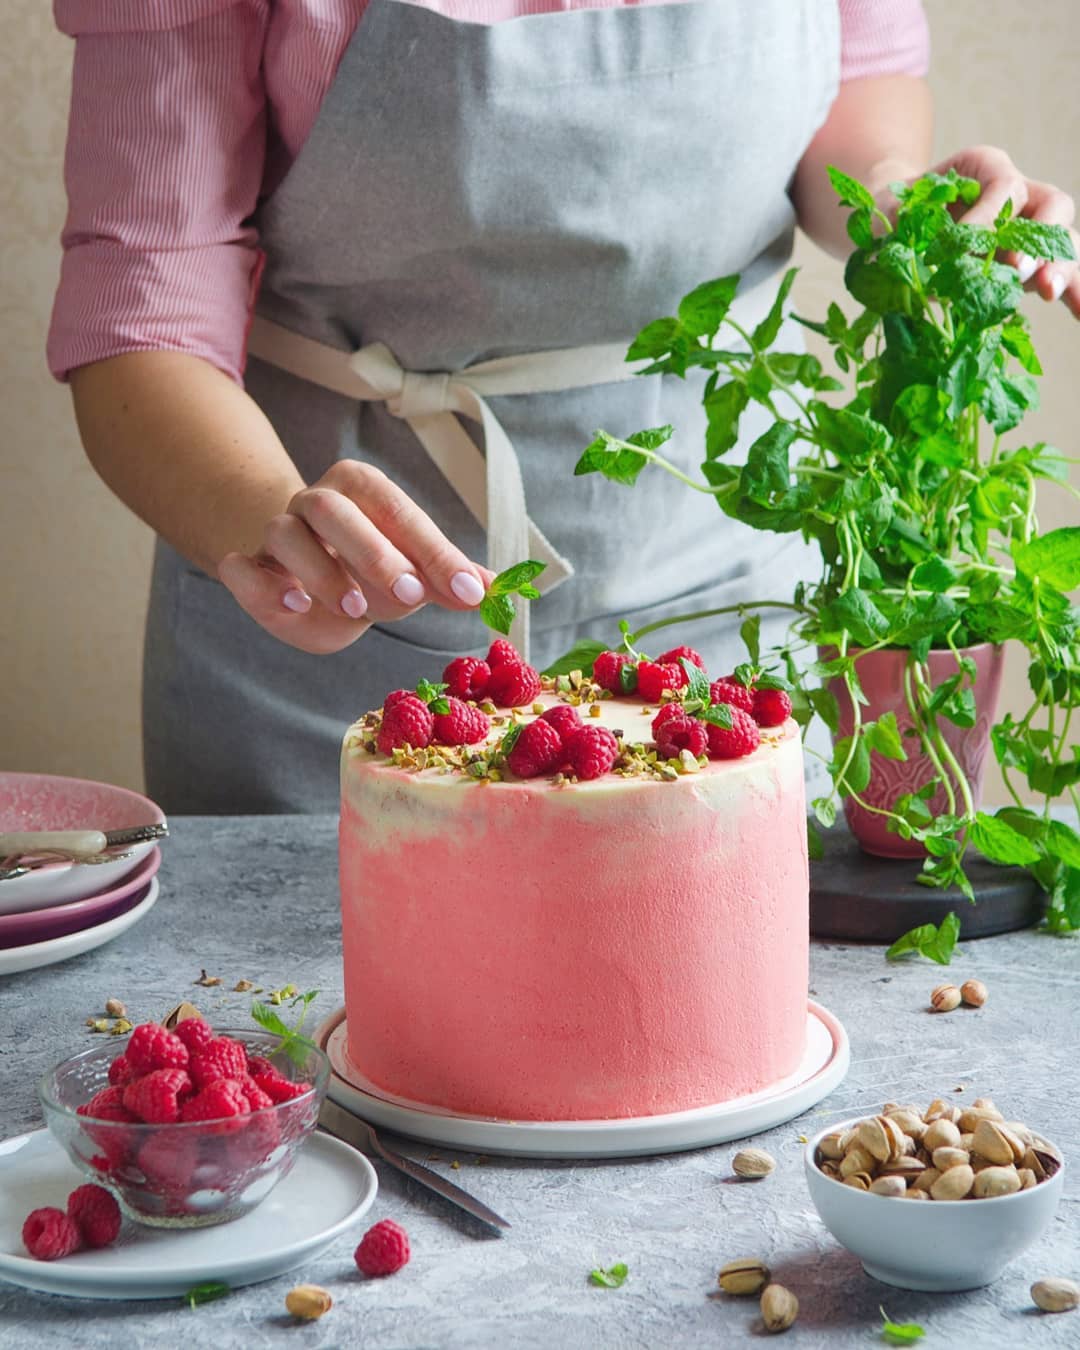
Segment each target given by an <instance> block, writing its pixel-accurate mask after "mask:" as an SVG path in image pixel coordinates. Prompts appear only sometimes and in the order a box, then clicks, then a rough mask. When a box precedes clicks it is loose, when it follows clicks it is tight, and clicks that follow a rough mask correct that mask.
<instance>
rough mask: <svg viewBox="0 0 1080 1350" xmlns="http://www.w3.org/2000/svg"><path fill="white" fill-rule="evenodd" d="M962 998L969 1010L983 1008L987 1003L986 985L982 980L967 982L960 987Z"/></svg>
mask: <svg viewBox="0 0 1080 1350" xmlns="http://www.w3.org/2000/svg"><path fill="white" fill-rule="evenodd" d="M960 997H961V998H962V999H963V1000H964V1002H965V1003H966V1004H967V1005H968V1007H969V1008H981V1007H982V1005H983V1004H984V1003H985V1002H986V985H985V984H983V982H982V980H965V981H964V983H963V984H962V985H961V986H960Z"/></svg>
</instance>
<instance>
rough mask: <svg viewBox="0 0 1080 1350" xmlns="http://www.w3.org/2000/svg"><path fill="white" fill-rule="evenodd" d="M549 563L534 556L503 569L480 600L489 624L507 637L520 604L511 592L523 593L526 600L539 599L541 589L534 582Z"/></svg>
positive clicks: (485, 621) (485, 619)
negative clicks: (537, 559) (515, 601)
mask: <svg viewBox="0 0 1080 1350" xmlns="http://www.w3.org/2000/svg"><path fill="white" fill-rule="evenodd" d="M546 566H547V564H546V563H542V562H534V561H532V560H531V559H529V560H527V561H525V562H520V563H515V564H514V566H513V567H508V568H507V569H506V571H505V572H500V573H499V575H498V576H497V577H494V578H493V579H492V581H491V583H490V584H489V586H488V589H487V594H486V595H485V596H484V598H483V600H481V601H480V617H481V619H483V621H484V623H486V624H487V626H488V627H489V628H494V630H495V631H496V632H497V633H502V634H503V636H504V637H505V636H506V635H507V634H508V633H509V632H510V626H511V624H512V623H513V622H514V616H515V615H516V614H517V606H516V605H515V604H514V602H513V600H512V599H511V596H514V595H520V596H521V597H522V599H523V600H539V599H540V592H539V591H538V590H537V589H536V587H535V586H534V585H533V584H532V583H533V581H534V580H535V579H536V578H537V577H538V576H539V575H540V573H541V572H543V571H544V569H545V567H546Z"/></svg>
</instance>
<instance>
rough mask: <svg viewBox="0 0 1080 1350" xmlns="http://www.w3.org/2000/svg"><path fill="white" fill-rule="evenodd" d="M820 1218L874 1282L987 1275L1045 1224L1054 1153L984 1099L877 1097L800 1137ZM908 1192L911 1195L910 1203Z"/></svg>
mask: <svg viewBox="0 0 1080 1350" xmlns="http://www.w3.org/2000/svg"><path fill="white" fill-rule="evenodd" d="M805 1164H806V1179H807V1184H808V1185H809V1187H810V1198H811V1199H812V1200H813V1202H814V1204H815V1206H816V1207H817V1211H818V1213H819V1214H820V1216H821V1219H822V1222H823V1223H824V1224H825V1227H826V1228H827V1229H828V1230H829V1232H830V1233H832V1235H833V1237H835V1238H836V1239H837V1241H838V1242H840V1243H842V1244H843V1245H844V1246H845V1247H846V1248H847V1249H848V1250H849V1251H850V1252H852V1253H854V1255H855V1256H857V1257H858V1258H859V1259H860V1260H861V1261H862V1264H863V1269H864V1270H865V1271H866V1273H867V1274H868V1275H871V1276H872V1277H873V1278H874V1279H875V1280H881V1281H882V1283H884V1284H891V1285H896V1286H898V1287H899V1288H901V1289H926V1290H933V1291H943V1292H944V1291H947V1290H957V1289H978V1288H980V1287H981V1286H982V1285H986V1284H990V1283H991V1282H992V1281H993V1280H996V1279H997V1277H998V1276H999V1275H1000V1274H1001V1272H1002V1270H1004V1268H1005V1266H1006V1265H1008V1263H1009V1262H1010V1261H1011V1260H1013V1258H1014V1257H1016V1256H1018V1255H1019V1254H1020V1253H1021V1252H1022V1251H1024V1250H1025V1248H1027V1247H1029V1246H1030V1245H1031V1243H1033V1242H1034V1241H1035V1239H1036V1238H1037V1237H1039V1236H1040V1235H1041V1234H1042V1233H1043V1232H1044V1231H1045V1229H1046V1228H1047V1227H1048V1226H1049V1224H1050V1221H1051V1220H1052V1219H1053V1217H1054V1211H1055V1210H1056V1209H1057V1206H1058V1201H1059V1200H1060V1198H1061V1188H1062V1179H1063V1175H1064V1170H1065V1169H1064V1163H1063V1160H1062V1157H1061V1153H1060V1151H1059V1150H1058V1149H1057V1148H1056V1147H1055V1146H1054V1145H1053V1144H1052V1143H1050V1141H1049V1140H1047V1139H1045V1138H1043V1137H1042V1136H1041V1135H1039V1134H1038V1133H1037V1132H1036V1131H1034V1130H1032V1129H1031V1128H1029V1127H1028V1126H1027V1125H1025V1124H1023V1123H1022V1122H1020V1121H1016V1120H1008V1121H1007V1120H1005V1118H1004V1116H1003V1114H1002V1112H1001V1111H999V1110H998V1108H997V1107H996V1106H995V1105H994V1103H993V1102H991V1101H989V1100H987V1099H986V1098H983V1097H980V1098H977V1099H976V1101H975V1102H974V1103H973V1104H972V1105H971V1106H962V1105H959V1104H956V1103H954V1102H948V1101H945V1100H943V1099H940V1098H939V1099H938V1100H937V1101H934V1102H931V1103H930V1105H929V1106H928V1107H927V1108H926V1110H925V1111H923V1110H922V1109H920V1108H919V1107H917V1106H911V1105H898V1104H896V1103H894V1102H887V1103H886V1104H885V1106H884V1107H883V1108H882V1111H881V1114H880V1115H877V1116H863V1117H859V1118H857V1119H854V1120H845V1121H842V1122H841V1123H840V1124H838V1125H830V1126H829V1127H828V1128H827V1129H824V1130H822V1131H821V1132H820V1133H818V1134H816V1135H815V1136H814V1137H813V1139H811V1140H810V1142H809V1143H808V1144H807V1146H806V1154H805ZM915 1202H918V1203H915Z"/></svg>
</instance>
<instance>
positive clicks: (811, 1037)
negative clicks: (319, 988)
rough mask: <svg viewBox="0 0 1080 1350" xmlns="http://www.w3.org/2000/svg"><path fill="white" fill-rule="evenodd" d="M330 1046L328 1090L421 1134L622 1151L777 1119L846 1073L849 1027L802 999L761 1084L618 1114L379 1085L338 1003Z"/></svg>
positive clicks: (641, 1151) (559, 1154)
mask: <svg viewBox="0 0 1080 1350" xmlns="http://www.w3.org/2000/svg"><path fill="white" fill-rule="evenodd" d="M315 1036H316V1040H317V1041H318V1043H319V1045H321V1046H322V1047H323V1049H325V1050H326V1052H327V1054H328V1055H329V1056H330V1063H331V1066H332V1068H333V1073H332V1075H331V1078H330V1087H329V1096H330V1097H331V1098H332V1099H333V1100H334V1101H335V1102H337V1103H338V1104H339V1105H340V1106H343V1107H345V1108H346V1110H349V1111H352V1112H354V1113H355V1114H356V1115H358V1116H360V1117H362V1119H364V1120H366V1121H368V1122H369V1123H370V1124H372V1125H375V1126H377V1127H380V1128H382V1129H386V1130H392V1131H394V1133H395V1134H402V1135H406V1136H408V1137H409V1138H411V1139H420V1140H423V1142H424V1143H426V1144H439V1145H441V1146H443V1147H444V1148H452V1149H458V1150H461V1151H467V1152H470V1153H491V1154H504V1155H506V1156H509V1157H517V1158H627V1157H635V1156H642V1155H648V1154H655V1153H679V1152H682V1151H683V1150H686V1149H692V1148H707V1147H709V1146H710V1145H712V1144H724V1143H727V1142H728V1141H729V1140H731V1139H744V1138H746V1137H747V1136H748V1135H752V1134H759V1133H760V1132H761V1131H762V1130H768V1129H771V1128H772V1127H773V1126H774V1125H782V1124H783V1123H784V1121H787V1120H791V1119H792V1118H793V1117H795V1116H797V1115H800V1114H801V1113H802V1112H803V1111H805V1110H807V1109H808V1108H809V1107H811V1106H813V1105H814V1104H815V1103H817V1102H819V1101H821V1099H822V1098H823V1097H824V1096H826V1095H827V1094H828V1093H829V1092H831V1091H832V1090H833V1088H835V1087H836V1086H837V1085H838V1084H839V1083H840V1082H841V1081H842V1079H843V1077H844V1075H845V1074H846V1073H847V1069H848V1063H849V1060H850V1050H849V1047H848V1038H847V1033H846V1032H845V1031H844V1028H843V1027H842V1026H841V1025H840V1023H839V1022H838V1021H837V1020H836V1018H835V1017H834V1016H833V1015H832V1013H830V1012H828V1011H827V1010H826V1009H825V1008H823V1007H821V1006H820V1004H817V1003H814V1002H813V1001H809V1002H808V1004H807V1018H806V1050H805V1052H804V1054H803V1058H802V1061H801V1063H800V1064H799V1067H798V1068H797V1069H796V1070H795V1072H794V1073H792V1074H789V1075H788V1076H787V1077H786V1078H783V1079H781V1080H780V1081H779V1082H778V1083H774V1084H773V1086H772V1087H769V1088H766V1089H764V1090H763V1091H761V1092H753V1093H750V1094H748V1095H747V1096H745V1097H736V1098H734V1099H733V1100H732V1101H727V1102H720V1103H718V1104H717V1105H716V1106H701V1107H697V1108H695V1109H694V1110H692V1111H674V1112H671V1113H669V1114H666V1115H660V1116H639V1117H631V1118H623V1119H618V1120H502V1119H498V1118H496V1117H492V1116H467V1115H458V1114H456V1113H454V1112H452V1111H446V1110H444V1109H443V1108H442V1107H437V1106H425V1105H424V1104H423V1103H421V1102H412V1101H407V1100H405V1099H403V1098H400V1097H390V1096H388V1095H387V1094H385V1093H382V1092H380V1091H379V1089H377V1088H376V1087H375V1086H374V1085H373V1084H371V1083H369V1082H367V1081H366V1080H365V1079H364V1077H363V1075H362V1074H361V1073H360V1072H359V1071H358V1070H357V1069H356V1067H355V1066H354V1065H353V1064H352V1063H351V1062H350V1060H349V1058H348V1055H347V1053H346V1028H345V1009H344V1008H340V1009H339V1010H338V1011H337V1012H336V1013H333V1014H332V1015H331V1016H330V1017H328V1018H327V1019H326V1021H325V1022H323V1023H322V1025H321V1026H320V1027H319V1028H318V1030H317V1031H316V1033H315Z"/></svg>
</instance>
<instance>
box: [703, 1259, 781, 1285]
mask: <svg viewBox="0 0 1080 1350" xmlns="http://www.w3.org/2000/svg"><path fill="white" fill-rule="evenodd" d="M771 1278H772V1274H771V1272H770V1270H769V1267H768V1266H767V1265H766V1264H765V1262H764V1261H760V1260H758V1258H757V1257H756V1256H741V1257H739V1259H738V1260H737V1261H729V1262H728V1263H727V1265H726V1266H721V1267H720V1274H719V1275H718V1276H717V1277H716V1282H717V1284H718V1285H719V1286H720V1288H721V1289H722V1290H723V1291H724V1293H725V1294H760V1293H761V1291H762V1290H763V1289H764V1288H765V1286H766V1285H767V1284H768V1283H769V1280H770V1279H771Z"/></svg>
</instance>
